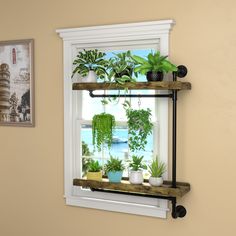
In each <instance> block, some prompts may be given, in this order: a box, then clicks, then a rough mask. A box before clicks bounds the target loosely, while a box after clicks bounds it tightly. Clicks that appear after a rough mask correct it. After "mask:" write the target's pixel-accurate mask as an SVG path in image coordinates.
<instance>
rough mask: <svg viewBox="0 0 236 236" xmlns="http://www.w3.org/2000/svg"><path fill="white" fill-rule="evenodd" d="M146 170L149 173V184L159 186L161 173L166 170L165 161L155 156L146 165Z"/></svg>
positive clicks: (161, 180)
mask: <svg viewBox="0 0 236 236" xmlns="http://www.w3.org/2000/svg"><path fill="white" fill-rule="evenodd" d="M148 171H149V173H150V174H151V176H150V177H149V184H150V185H152V186H161V185H162V184H163V177H162V176H163V174H164V173H165V171H166V165H165V163H163V162H161V161H160V160H159V159H158V158H157V157H156V159H154V160H153V161H152V163H151V165H149V166H148Z"/></svg>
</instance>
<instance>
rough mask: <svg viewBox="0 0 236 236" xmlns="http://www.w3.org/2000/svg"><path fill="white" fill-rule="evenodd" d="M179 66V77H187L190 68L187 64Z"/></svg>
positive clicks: (177, 73)
mask: <svg viewBox="0 0 236 236" xmlns="http://www.w3.org/2000/svg"><path fill="white" fill-rule="evenodd" d="M177 68H178V70H177V72H176V75H177V77H179V78H183V77H185V76H186V75H187V73H188V69H187V67H186V66H184V65H179V66H177Z"/></svg>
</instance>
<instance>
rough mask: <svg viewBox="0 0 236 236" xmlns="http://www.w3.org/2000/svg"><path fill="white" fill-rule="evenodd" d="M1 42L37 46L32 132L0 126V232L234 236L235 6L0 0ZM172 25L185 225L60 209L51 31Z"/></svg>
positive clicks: (57, 61) (58, 114) (58, 97)
mask: <svg viewBox="0 0 236 236" xmlns="http://www.w3.org/2000/svg"><path fill="white" fill-rule="evenodd" d="M0 3H1V5H0V7H1V14H0V40H11V39H12V40H14V39H25V38H34V39H35V81H36V82H35V84H36V127H35V128H19V127H0V148H1V149H0V235H1V236H68V235H81V236H82V235H85V236H87V235H93V234H96V235H121V234H122V235H140V236H141V235H142V236H143V235H166V236H173V235H176V236H189V235H191V236H200V235H201V236H211V235H214V236H220V235H227V236H233V235H235V234H236V233H235V232H234V231H235V230H236V224H235V213H236V203H235V202H236V201H235V199H236V188H235V178H236V172H235V168H236V157H235V153H236V152H235V151H236V145H235V134H236V123H235V121H236V94H235V88H236V77H235V74H236V59H235V55H236V50H235V49H236V41H235V40H236V30H235V25H236V14H235V9H236V1H235V0H224V1H222V0H198V1H197V0H178V1H174V0H172V1H171V0H146V1H137V0H119V1H113V0H100V1H91V0H90V1H89V0H60V1H53V0H47V1H46V0H41V1H38V0H37V1H35V0H28V1H27V0H21V1H17V0H15V1H13V0H8V1H6V0H0ZM159 19H175V20H176V26H175V27H174V29H173V31H172V32H171V58H172V60H173V61H174V62H176V63H177V64H181V63H183V64H185V65H187V67H188V68H189V74H188V77H187V80H188V81H190V82H191V83H192V87H193V89H192V90H191V91H190V92H181V93H180V96H179V113H178V124H179V126H178V131H179V133H178V134H179V135H178V136H179V137H178V179H179V180H182V181H188V182H190V183H191V185H192V190H191V192H190V193H189V194H188V195H186V196H185V197H184V198H183V199H182V200H181V202H182V203H183V204H184V205H185V206H186V208H187V210H188V215H187V217H186V218H184V219H178V220H173V219H172V218H171V217H169V218H168V219H167V220H161V219H156V218H150V217H142V216H134V215H128V214H120V213H112V212H104V211H98V210H90V209H82V208H77V207H69V206H65V202H64V199H63V103H62V101H63V97H62V96H63V82H62V77H63V76H62V75H63V74H62V73H63V65H62V40H61V39H60V38H59V37H58V35H57V34H56V33H55V30H56V29H57V28H68V27H80V26H90V25H103V24H113V23H129V22H139V21H149V20H159Z"/></svg>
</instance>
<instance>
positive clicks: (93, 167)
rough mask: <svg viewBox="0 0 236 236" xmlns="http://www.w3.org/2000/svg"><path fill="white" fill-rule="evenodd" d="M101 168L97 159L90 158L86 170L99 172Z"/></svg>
mask: <svg viewBox="0 0 236 236" xmlns="http://www.w3.org/2000/svg"><path fill="white" fill-rule="evenodd" d="M101 170H102V166H100V165H99V162H98V161H94V160H91V162H90V163H89V165H88V172H99V171H101Z"/></svg>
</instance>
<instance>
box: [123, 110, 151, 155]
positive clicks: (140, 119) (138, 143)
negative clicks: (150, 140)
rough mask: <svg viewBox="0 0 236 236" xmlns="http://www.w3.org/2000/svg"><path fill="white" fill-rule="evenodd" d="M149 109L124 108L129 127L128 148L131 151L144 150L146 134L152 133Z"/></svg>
mask: <svg viewBox="0 0 236 236" xmlns="http://www.w3.org/2000/svg"><path fill="white" fill-rule="evenodd" d="M151 115H152V114H151V110H150V109H149V108H148V109H147V110H144V109H140V110H134V109H131V108H128V109H126V116H127V118H128V128H129V131H128V133H129V148H130V150H131V151H137V150H145V146H146V144H147V136H148V135H150V134H151V133H152V129H153V124H152V122H151Z"/></svg>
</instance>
